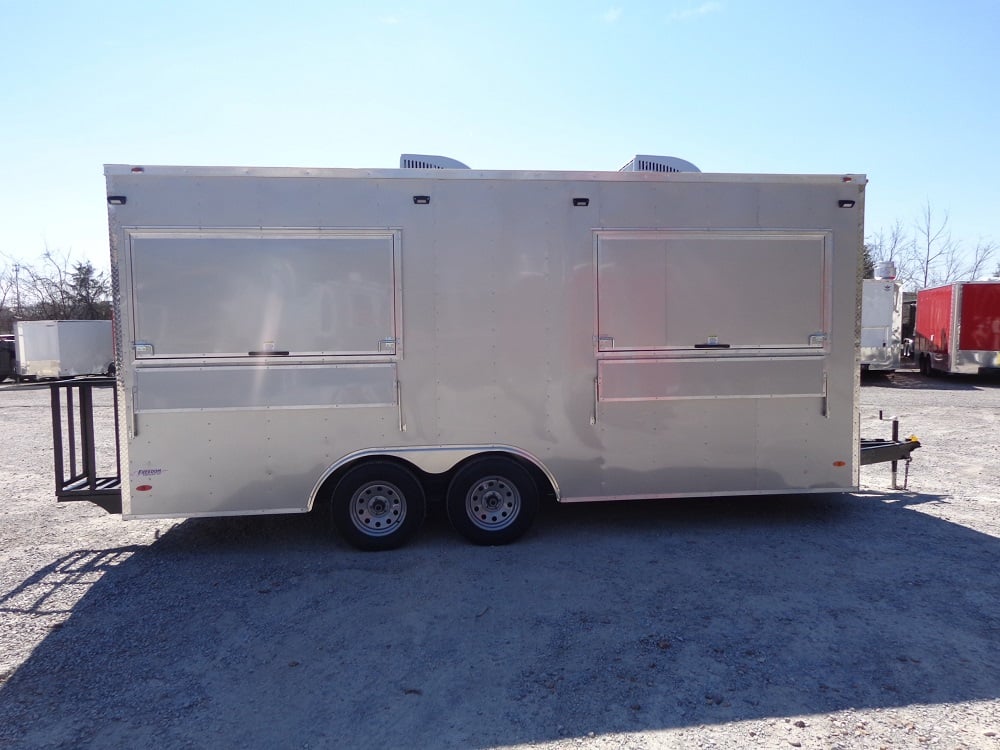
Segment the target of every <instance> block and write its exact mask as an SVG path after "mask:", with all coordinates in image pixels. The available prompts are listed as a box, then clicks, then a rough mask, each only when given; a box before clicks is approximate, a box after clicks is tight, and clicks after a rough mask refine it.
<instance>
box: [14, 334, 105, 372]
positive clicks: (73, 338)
mask: <svg viewBox="0 0 1000 750" xmlns="http://www.w3.org/2000/svg"><path fill="white" fill-rule="evenodd" d="M14 341H15V347H16V353H17V354H16V359H17V375H19V376H20V377H22V378H68V377H75V376H77V375H103V374H105V373H107V372H109V367H110V366H111V365H112V364H113V363H114V361H115V355H114V338H113V335H112V326H111V321H110V320H22V321H18V323H17V326H16V329H15V338H14Z"/></svg>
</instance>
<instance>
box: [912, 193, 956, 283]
mask: <svg viewBox="0 0 1000 750" xmlns="http://www.w3.org/2000/svg"><path fill="white" fill-rule="evenodd" d="M915 231H916V237H915V239H914V243H913V251H914V260H915V262H916V263H917V264H918V276H917V280H918V281H919V284H920V286H921V287H926V286H927V285H928V284H930V283H945V282H946V281H949V280H951V278H949V272H950V273H953V272H954V271H955V270H956V269H955V268H954V267H953V266H954V260H955V258H956V256H957V247H956V246H955V243H954V242H953V241H952V239H951V230H950V229H949V228H948V212H947V211H946V212H945V213H944V217H943V218H941V219H938V217H937V216H936V215H935V213H934V209H933V208H932V207H931V202H930V201H927V202H926V203H925V204H924V208H923V210H922V211H921V214H920V216H919V217H918V219H917V222H916V229H915ZM942 264H944V266H945V271H946V272H945V273H942V272H941V271H940V270H939V268H940V266H941V265H942Z"/></svg>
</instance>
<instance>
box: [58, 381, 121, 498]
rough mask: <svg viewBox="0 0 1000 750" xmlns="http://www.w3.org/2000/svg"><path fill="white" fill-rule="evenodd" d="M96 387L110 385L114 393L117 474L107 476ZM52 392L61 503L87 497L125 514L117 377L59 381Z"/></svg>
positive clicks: (115, 469) (107, 386) (115, 472)
mask: <svg viewBox="0 0 1000 750" xmlns="http://www.w3.org/2000/svg"><path fill="white" fill-rule="evenodd" d="M96 388H110V389H111V392H112V394H113V396H114V405H113V409H114V429H115V466H114V474H105V475H103V476H99V475H98V466H97V449H96V442H95V436H94V389H96ZM49 393H50V396H51V399H52V447H53V456H54V459H55V480H56V498H57V499H58V500H59V502H67V501H73V500H86V501H89V502H92V503H95V504H96V505H99V506H101V507H102V508H104V510H106V511H107V512H108V513H121V512H122V491H121V481H122V477H121V474H122V470H121V448H120V444H119V437H120V436H119V431H118V389H117V388H116V387H115V380H114V378H86V379H78V380H60V381H55V382H52V383H50V384H49ZM64 407H65V408H64ZM64 412H65V421H64V420H63V413H64Z"/></svg>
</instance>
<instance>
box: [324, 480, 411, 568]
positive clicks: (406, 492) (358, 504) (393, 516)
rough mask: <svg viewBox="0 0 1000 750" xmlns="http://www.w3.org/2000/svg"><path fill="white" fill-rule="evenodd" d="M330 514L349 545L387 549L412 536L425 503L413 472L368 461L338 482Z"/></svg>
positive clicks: (365, 548)
mask: <svg viewBox="0 0 1000 750" xmlns="http://www.w3.org/2000/svg"><path fill="white" fill-rule="evenodd" d="M330 512H331V518H332V519H333V525H334V526H335V527H336V528H337V530H338V531H339V532H340V533H341V535H342V536H343V537H344V539H346V540H347V542H348V543H349V544H351V545H352V546H354V547H357V548H358V549H362V550H387V549H395V548H396V547H400V546H402V545H403V544H405V543H406V542H408V541H409V540H410V539H411V538H412V537H413V535H414V534H415V533H416V532H417V530H418V529H419V528H420V526H421V524H422V523H423V522H424V517H425V516H426V515H427V502H426V500H425V499H424V490H423V487H421V486H420V482H419V481H418V480H417V478H416V476H414V474H413V472H411V471H409V470H408V469H406V468H404V467H402V466H400V465H398V464H394V463H391V462H389V461H369V462H367V463H363V464H361V465H359V466H355V467H354V468H353V469H351V470H350V471H348V472H347V473H346V474H345V475H344V476H343V478H342V479H341V480H340V482H338V483H337V487H336V489H334V491H333V502H332V503H331V504H330Z"/></svg>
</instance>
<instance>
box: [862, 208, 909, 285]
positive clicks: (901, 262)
mask: <svg viewBox="0 0 1000 750" xmlns="http://www.w3.org/2000/svg"><path fill="white" fill-rule="evenodd" d="M865 247H866V248H867V250H868V254H869V256H870V258H871V262H872V266H876V265H878V264H879V263H883V262H887V261H892V264H893V265H894V266H895V267H896V278H897V279H898V280H899V282H900V283H901V284H902V285H903V286H915V285H916V281H917V271H918V269H917V267H916V264H915V263H914V253H913V240H912V239H911V238H910V237H909V236H907V234H906V230H905V229H904V228H903V224H902V222H901V221H899V220H898V219H897V220H896V223H895V224H893V225H892V227H890V228H889V230H888V231H886V230H885V229H879V231H878V232H876V233H875V234H873V235H871V236H869V237H868V239H867V240H866V243H865Z"/></svg>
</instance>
